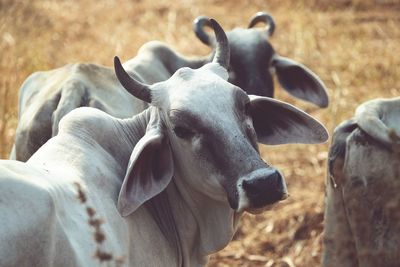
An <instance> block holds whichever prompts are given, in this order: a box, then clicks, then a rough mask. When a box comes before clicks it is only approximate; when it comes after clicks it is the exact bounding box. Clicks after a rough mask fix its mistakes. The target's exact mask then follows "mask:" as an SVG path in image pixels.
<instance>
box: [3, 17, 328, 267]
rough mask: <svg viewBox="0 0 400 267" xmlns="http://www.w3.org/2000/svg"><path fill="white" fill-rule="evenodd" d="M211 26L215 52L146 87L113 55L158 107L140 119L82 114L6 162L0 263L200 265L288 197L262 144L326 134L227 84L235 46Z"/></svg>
mask: <svg viewBox="0 0 400 267" xmlns="http://www.w3.org/2000/svg"><path fill="white" fill-rule="evenodd" d="M211 23H212V25H213V27H214V30H215V32H216V35H217V39H218V43H219V46H218V48H217V52H216V55H215V58H214V62H213V63H210V64H206V65H205V66H203V67H201V68H200V69H196V70H192V69H189V68H183V69H180V70H178V71H177V72H176V73H175V74H174V75H173V76H172V77H171V78H170V79H168V80H167V81H165V82H160V83H156V84H154V85H151V86H148V85H144V84H142V83H140V82H138V81H137V80H135V79H133V78H132V77H130V76H129V75H128V74H127V73H126V72H125V71H124V69H123V67H122V66H121V63H120V62H119V59H118V58H116V59H115V69H116V74H117V76H118V78H119V80H120V82H121V84H122V85H123V86H124V87H125V88H126V89H127V90H128V91H129V92H130V93H131V94H133V95H134V96H136V97H138V98H140V99H141V100H143V101H146V102H148V103H149V104H150V107H149V108H148V109H146V110H145V111H143V112H142V113H140V114H138V115H136V116H134V117H132V118H130V119H117V118H115V117H112V116H110V115H108V114H107V113H105V112H102V111H100V110H98V109H94V108H87V107H83V108H79V109H75V110H73V111H71V112H70V113H68V114H67V115H66V116H65V117H64V118H63V119H62V120H61V122H60V127H59V132H58V135H57V136H55V137H54V138H52V139H50V140H49V141H48V142H47V143H46V144H44V145H43V146H42V147H41V148H40V149H39V150H38V151H37V152H36V153H35V154H34V155H33V156H32V157H31V158H30V159H29V160H28V161H27V162H26V163H22V162H18V161H2V162H1V164H0V225H1V227H0V241H1V242H0V266H19V267H23V266H41V267H44V266H59V267H62V266H68V267H69V266H85V267H87V266H98V265H99V258H101V259H102V260H107V259H110V258H111V255H112V257H113V259H114V258H116V257H122V258H121V260H119V262H118V264H119V265H123V266H203V265H205V264H206V262H207V257H208V255H209V254H211V253H214V252H216V251H218V250H220V249H222V248H223V247H224V246H226V244H227V243H228V242H229V241H230V240H231V238H232V236H233V234H234V232H235V229H236V226H237V222H238V220H239V218H240V215H241V214H242V213H243V212H244V211H249V212H258V211H260V210H261V209H266V208H268V207H270V205H272V204H273V203H276V202H277V201H280V200H282V199H284V198H286V197H287V189H286V185H285V182H284V179H283V177H282V175H281V174H280V173H279V171H278V170H276V169H274V168H273V167H271V166H269V165H268V164H266V163H265V162H264V161H263V160H262V159H261V157H260V156H259V153H258V146H257V141H259V142H262V143H265V144H284V143H292V142H295V143H320V142H324V141H325V140H326V139H327V137H328V135H327V132H326V130H325V128H324V127H323V126H322V125H321V124H320V123H319V122H318V121H316V120H315V119H313V118H312V117H310V116H309V115H307V114H306V113H304V112H302V111H300V110H298V109H297V108H295V107H293V106H291V105H289V104H286V103H283V102H280V101H277V100H274V99H271V98H267V97H251V98H249V96H248V95H247V94H246V93H245V92H244V91H242V90H241V89H240V88H238V87H236V86H234V85H232V84H230V83H228V82H227V81H226V80H227V78H228V73H227V71H226V67H227V65H228V61H229V48H228V45H227V39H226V36H225V34H224V32H223V30H222V29H221V28H220V27H219V25H218V24H217V23H216V22H215V21H214V20H211ZM77 185H78V186H77ZM77 187H78V189H77ZM77 191H78V193H79V194H78V196H79V200H78V199H77ZM81 202H83V204H84V205H87V206H84V205H83V204H82V203H81ZM85 207H86V209H87V210H85ZM88 208H89V209H88ZM88 218H91V220H90V224H89V223H88ZM100 218H101V219H102V220H103V221H104V223H103V224H102V225H100V224H99V221H98V220H97V219H100ZM99 225H100V226H99ZM93 229H95V230H93ZM93 231H95V233H96V234H95V236H92V232H93ZM99 247H100V249H99ZM96 251H97V252H96ZM99 251H100V252H101V253H99ZM93 254H96V255H97V258H95V257H93Z"/></svg>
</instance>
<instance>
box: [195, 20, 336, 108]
mask: <svg viewBox="0 0 400 267" xmlns="http://www.w3.org/2000/svg"><path fill="white" fill-rule="evenodd" d="M208 21H209V20H208V18H207V17H204V16H201V17H198V18H197V19H195V21H194V25H193V26H194V31H195V33H196V35H197V37H198V38H199V39H200V40H201V41H202V42H203V43H204V44H206V45H208V46H211V47H214V46H215V38H214V37H212V36H210V35H208V34H207V33H206V32H205V31H204V27H206V26H208V27H210V24H209V22H208ZM258 23H265V24H267V26H268V27H266V28H264V29H262V28H253V27H254V26H255V25H256V24H258ZM274 30H275V22H274V20H273V18H272V17H271V16H270V15H269V14H267V13H264V12H259V13H257V14H256V15H255V16H254V17H253V18H252V19H251V21H250V24H249V27H248V28H247V29H245V28H235V29H233V30H231V31H229V32H227V36H228V40H229V45H230V50H231V63H230V66H229V68H228V70H229V82H231V83H233V84H235V85H237V86H239V87H240V88H242V89H243V90H245V91H246V92H247V93H248V94H254V95H260V96H268V97H273V96H274V84H273V78H272V75H273V74H274V73H275V74H276V75H277V77H278V80H279V83H280V84H281V85H282V87H283V88H284V89H285V90H286V91H288V92H289V93H290V94H292V95H293V96H295V97H298V98H300V99H303V100H306V101H309V102H312V103H314V104H316V105H318V106H320V107H327V106H328V95H327V93H326V90H325V86H324V84H323V82H322V81H321V80H320V79H319V78H318V76H317V75H316V74H314V73H313V72H312V71H311V70H309V69H308V68H307V67H305V66H304V65H302V64H300V63H298V62H296V61H294V60H292V59H289V58H285V57H282V56H279V55H278V54H277V53H276V52H275V50H274V48H273V47H272V46H271V44H270V42H269V38H270V37H271V36H272V34H273V33H274Z"/></svg>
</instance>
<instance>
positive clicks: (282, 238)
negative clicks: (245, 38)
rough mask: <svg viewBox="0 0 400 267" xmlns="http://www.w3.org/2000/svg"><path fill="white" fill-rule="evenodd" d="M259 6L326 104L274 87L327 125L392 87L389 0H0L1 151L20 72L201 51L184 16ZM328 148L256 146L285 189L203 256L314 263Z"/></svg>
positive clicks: (230, 16)
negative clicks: (148, 50)
mask: <svg viewBox="0 0 400 267" xmlns="http://www.w3.org/2000/svg"><path fill="white" fill-rule="evenodd" d="M260 10H264V11H268V12H270V13H271V14H272V15H273V16H274V18H275V20H276V24H277V29H276V31H275V34H274V36H273V38H272V39H271V42H272V44H273V45H274V47H275V48H276V49H277V51H278V52H279V53H280V54H281V55H283V56H287V57H291V58H294V59H295V60H297V61H300V62H302V63H304V64H305V65H307V66H308V67H310V68H311V69H312V70H314V71H315V72H316V73H317V74H318V75H319V76H320V77H321V78H322V80H323V81H324V82H325V83H326V85H327V87H328V88H329V96H330V99H331V105H330V107H329V108H328V109H324V110H319V109H317V108H315V107H313V106H311V105H309V104H305V103H303V102H301V101H296V100H294V99H293V98H292V97H290V96H289V95H287V94H286V93H285V92H283V91H282V90H281V89H280V88H279V85H276V87H277V90H276V92H277V95H276V97H277V98H280V99H283V100H286V101H289V102H291V103H293V104H295V105H297V106H299V107H301V108H303V109H305V110H306V111H307V112H309V113H311V114H313V115H314V116H316V117H318V118H319V119H320V120H321V121H323V122H324V123H325V125H326V126H327V127H328V129H329V130H330V131H331V132H332V130H333V128H334V127H335V125H337V124H338V123H339V122H340V121H342V120H344V119H346V118H349V117H350V116H351V115H352V114H353V111H354V109H355V107H356V106H357V105H359V104H360V103H361V102H363V101H366V100H368V99H371V98H375V97H393V96H398V95H399V92H400V78H399V77H400V57H399V55H400V28H399V27H398V25H399V22H400V15H399V14H400V1H399V0H365V1H361V0H337V1H328V0H321V1H316V0H300V1H294V0H293V1H289V0H279V1H278V0H271V1H265V0H257V1H221V0H205V1H198V0H186V1H185V0H181V1H170V0H169V1H166V0H161V1H149V0H141V1H140V0H138V1H134V0H132V1H126V0H118V1H111V0H108V1H107V0H98V1H94V0H89V1H50V0H48V1H44V0H43V1H22V0H21V1H20V0H17V1H14V0H0V51H1V52H0V53H1V54H0V74H1V75H0V140H1V141H0V144H1V145H0V156H1V157H2V158H6V157H7V155H8V153H9V150H10V148H11V144H12V142H13V137H14V134H15V127H16V124H17V98H18V89H19V87H20V85H21V83H22V82H23V81H24V79H26V77H27V76H28V75H29V74H30V73H32V72H34V71H38V70H47V69H51V68H56V67H60V66H62V65H64V64H67V63H71V62H96V63H99V64H104V65H108V66H111V64H112V58H113V56H114V55H119V56H120V57H121V58H123V59H125V60H126V59H128V58H131V57H133V56H135V54H136V51H137V50H138V48H139V47H140V46H141V45H142V44H143V43H145V42H147V41H150V40H155V39H157V40H161V41H165V42H167V43H169V44H171V45H173V46H174V47H175V48H176V49H177V50H178V51H180V52H181V53H184V54H186V55H205V54H207V53H208V52H209V49H208V48H207V47H205V46H204V45H202V44H201V43H200V41H198V40H197V39H196V37H195V36H194V34H193V32H192V28H191V22H192V20H193V19H194V18H195V17H197V16H198V15H207V16H210V17H214V18H215V19H217V20H218V21H219V22H220V23H221V24H222V26H223V27H224V28H225V29H230V28H232V27H234V26H243V27H245V26H247V24H248V20H249V18H250V17H251V16H252V15H254V14H255V13H256V12H257V11H260ZM327 149H328V144H326V145H319V146H304V145H298V146H297V145H285V146H280V147H263V148H262V153H263V156H264V158H265V159H266V160H267V161H268V162H269V163H271V164H273V165H274V166H276V167H278V168H280V169H281V170H282V171H283V173H284V175H285V176H286V178H287V182H288V186H289V191H290V193H291V197H290V198H289V199H288V200H287V201H285V202H284V203H282V204H280V205H278V206H277V207H276V208H274V209H273V210H272V211H268V212H266V213H264V214H262V215H257V216H250V215H248V216H245V217H244V218H243V220H242V225H241V228H240V229H239V231H238V233H237V235H236V237H235V239H234V241H232V242H231V244H230V245H229V246H228V247H227V248H225V249H224V250H223V251H221V252H220V253H218V254H217V255H215V256H213V258H212V260H211V263H210V266H213V267H216V266H218V267H223V266H251V267H257V266H307V267H308V266H318V265H319V263H320V255H321V250H322V248H321V245H322V242H321V232H322V230H323V224H322V222H323V208H324V205H323V201H324V182H325V173H326V167H325V163H326V156H327Z"/></svg>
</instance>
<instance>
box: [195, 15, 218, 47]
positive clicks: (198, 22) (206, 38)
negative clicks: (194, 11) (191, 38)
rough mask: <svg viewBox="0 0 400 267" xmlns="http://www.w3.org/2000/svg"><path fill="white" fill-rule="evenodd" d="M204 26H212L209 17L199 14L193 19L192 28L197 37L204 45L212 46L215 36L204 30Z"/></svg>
mask: <svg viewBox="0 0 400 267" xmlns="http://www.w3.org/2000/svg"><path fill="white" fill-rule="evenodd" d="M205 26H207V27H212V26H211V24H210V19H209V18H207V17H205V16H199V17H197V18H196V19H195V20H194V21H193V30H194V33H195V34H196V36H197V38H199V39H200V41H202V42H203V44H205V45H208V46H214V44H215V38H214V37H212V36H210V35H209V34H207V33H206V32H205V31H204V27H205Z"/></svg>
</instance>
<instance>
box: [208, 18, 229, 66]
mask: <svg viewBox="0 0 400 267" xmlns="http://www.w3.org/2000/svg"><path fill="white" fill-rule="evenodd" d="M209 21H210V22H209V23H210V25H211V28H212V29H213V30H214V33H215V38H216V48H215V55H214V59H213V62H216V63H219V64H220V65H221V66H222V67H224V68H225V69H228V67H229V60H230V50H229V43H228V38H227V37H226V34H225V32H224V30H223V29H222V28H221V26H220V25H219V24H218V22H217V21H216V20H214V19H210V20H209Z"/></svg>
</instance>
